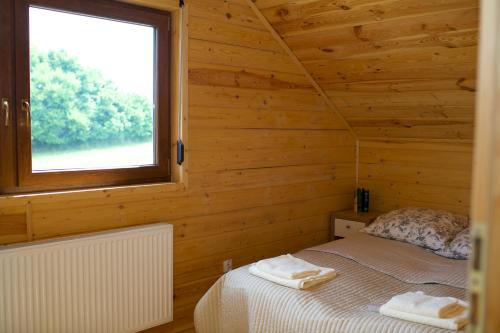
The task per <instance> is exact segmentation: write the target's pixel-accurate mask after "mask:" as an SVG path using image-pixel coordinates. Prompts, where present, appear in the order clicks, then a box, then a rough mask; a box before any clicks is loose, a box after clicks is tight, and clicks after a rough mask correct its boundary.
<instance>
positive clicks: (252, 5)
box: [247, 0, 357, 139]
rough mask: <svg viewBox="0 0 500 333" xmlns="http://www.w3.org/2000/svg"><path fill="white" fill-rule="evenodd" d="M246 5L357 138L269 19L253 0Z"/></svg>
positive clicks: (249, 0)
mask: <svg viewBox="0 0 500 333" xmlns="http://www.w3.org/2000/svg"><path fill="white" fill-rule="evenodd" d="M247 3H248V5H249V6H250V8H251V9H252V11H253V12H254V13H255V15H256V16H257V17H258V18H259V20H260V21H261V22H262V24H263V25H264V26H265V27H266V28H267V30H268V31H269V32H270V33H271V35H272V36H273V37H274V39H276V41H277V42H278V44H279V45H280V46H281V47H282V48H283V50H284V51H285V52H286V53H287V54H288V56H290V58H291V59H292V61H293V62H294V63H295V64H296V65H297V66H298V67H299V68H300V70H301V71H302V72H303V73H304V75H305V76H306V77H307V79H308V80H309V81H310V82H311V85H312V86H313V87H314V89H315V90H316V91H317V92H318V94H319V96H321V98H322V99H323V100H324V101H325V103H326V105H328V107H329V108H330V109H331V110H333V111H334V112H335V113H336V114H337V116H338V117H339V118H340V120H341V121H342V122H343V123H344V125H345V126H346V127H347V129H348V130H349V132H350V133H351V134H352V136H353V137H354V138H355V139H357V135H356V133H355V132H354V130H353V129H352V127H351V125H349V123H348V122H347V120H346V119H345V118H344V116H342V114H341V113H340V111H339V110H338V109H337V107H336V106H335V105H334V104H333V102H332V101H331V100H330V98H329V97H328V95H327V94H326V93H325V91H324V90H323V88H321V86H320V85H319V84H318V83H317V82H316V80H315V79H314V78H313V77H312V75H311V73H309V71H308V70H307V69H306V68H305V67H304V65H303V64H302V62H301V61H300V60H299V59H298V58H297V56H296V55H295V53H294V52H293V51H292V50H291V49H290V47H288V45H287V43H285V41H284V40H283V39H282V38H281V36H280V35H279V34H278V32H276V30H274V28H273V26H272V25H271V23H269V21H268V20H267V19H266V17H265V16H264V15H263V14H262V12H261V11H260V10H259V8H257V6H256V5H255V3H254V2H253V0H247Z"/></svg>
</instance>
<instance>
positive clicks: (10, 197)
mask: <svg viewBox="0 0 500 333" xmlns="http://www.w3.org/2000/svg"><path fill="white" fill-rule="evenodd" d="M185 190H186V185H185V184H184V183H153V184H138V185H126V186H113V187H99V188H91V189H79V190H64V191H51V192H41V193H25V194H4V195H0V206H1V205H3V204H4V203H5V204H6V203H7V202H9V201H15V202H16V204H19V203H20V202H23V201H24V202H45V201H51V200H54V199H56V198H58V199H65V200H83V199H96V198H109V197H115V196H124V195H131V194H141V193H144V194H146V193H147V194H160V193H170V192H172V193H176V192H184V191H185Z"/></svg>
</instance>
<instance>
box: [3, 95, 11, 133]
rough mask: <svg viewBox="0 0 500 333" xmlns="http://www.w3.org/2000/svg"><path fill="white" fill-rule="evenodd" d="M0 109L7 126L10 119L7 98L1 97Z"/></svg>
mask: <svg viewBox="0 0 500 333" xmlns="http://www.w3.org/2000/svg"><path fill="white" fill-rule="evenodd" d="M2 111H3V112H4V113H5V127H8V126H9V121H10V119H9V118H10V108H9V100H8V99H7V98H2Z"/></svg>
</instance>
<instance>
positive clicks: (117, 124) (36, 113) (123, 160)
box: [29, 7, 155, 172]
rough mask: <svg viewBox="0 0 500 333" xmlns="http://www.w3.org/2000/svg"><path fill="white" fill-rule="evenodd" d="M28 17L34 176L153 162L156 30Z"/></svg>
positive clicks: (45, 13) (55, 15)
mask: <svg viewBox="0 0 500 333" xmlns="http://www.w3.org/2000/svg"><path fill="white" fill-rule="evenodd" d="M29 15H30V19H29V23H30V89H31V133H32V135H31V140H32V160H33V164H32V168H33V171H38V172H40V171H49V170H71V169H107V168H126V167H135V166H144V165H153V164H155V144H154V137H155V135H154V128H155V126H154V123H155V122H154V118H155V114H154V101H155V98H154V90H155V89H154V86H155V82H154V77H155V73H154V69H155V29H154V28H153V27H149V26H143V25H138V24H131V23H123V22H118V21H113V20H108V19H102V18H95V17H89V16H84V15H77V14H70V13H64V12H59V11H54V10H47V9H40V8H35V7H31V8H30V11H29Z"/></svg>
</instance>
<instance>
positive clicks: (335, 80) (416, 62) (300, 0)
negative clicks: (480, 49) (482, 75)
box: [254, 0, 479, 141]
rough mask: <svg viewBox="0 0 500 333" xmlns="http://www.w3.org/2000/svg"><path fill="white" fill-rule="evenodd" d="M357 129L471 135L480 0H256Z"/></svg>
mask: <svg viewBox="0 0 500 333" xmlns="http://www.w3.org/2000/svg"><path fill="white" fill-rule="evenodd" d="M254 2H255V3H256V5H257V6H258V8H259V9H260V11H261V12H262V14H263V15H264V16H265V17H266V19H267V20H268V22H269V23H270V24H271V25H272V26H273V28H274V29H275V30H276V31H277V32H278V33H279V34H280V36H281V37H282V38H283V39H284V41H285V42H286V43H287V45H288V46H289V47H290V48H291V50H292V51H293V53H294V54H295V55H296V56H297V58H298V59H299V60H300V61H301V62H302V64H303V65H304V66H305V68H306V69H307V70H308V71H309V72H310V74H311V75H312V76H313V78H314V79H315V80H316V81H317V83H318V84H319V85H320V86H321V88H322V89H323V90H324V91H325V92H326V93H327V95H328V97H329V98H330V100H331V101H332V102H333V104H335V106H336V107H337V109H338V110H339V112H340V114H341V115H342V116H343V117H344V118H345V119H346V120H347V122H348V124H349V125H350V126H351V127H352V128H353V130H354V131H355V133H356V135H357V136H358V137H359V138H363V139H367V138H388V139H391V138H394V139H403V138H404V139H414V138H420V139H426V140H427V139H452V140H458V141H470V140H471V139H472V137H473V127H474V101H475V90H476V88H475V76H476V67H477V66H476V60H477V56H476V54H477V39H478V16H479V15H478V7H479V2H478V0H420V1H415V0H384V1H382V0H345V1H330V0H255V1H254Z"/></svg>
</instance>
